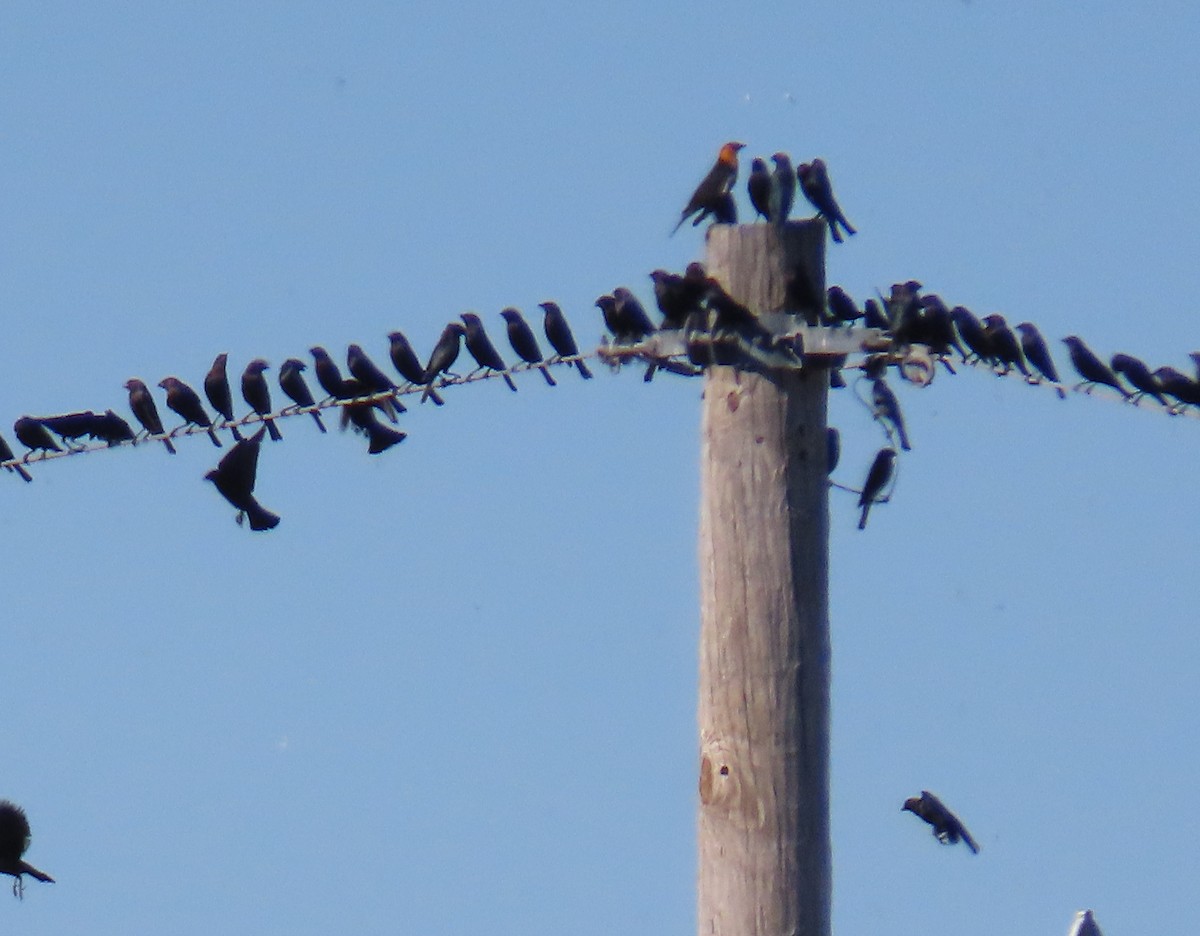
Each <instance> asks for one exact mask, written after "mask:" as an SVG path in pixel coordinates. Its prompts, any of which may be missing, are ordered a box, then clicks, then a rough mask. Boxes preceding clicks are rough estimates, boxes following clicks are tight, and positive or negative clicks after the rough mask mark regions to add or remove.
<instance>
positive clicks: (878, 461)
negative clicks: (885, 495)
mask: <svg viewBox="0 0 1200 936" xmlns="http://www.w3.org/2000/svg"><path fill="white" fill-rule="evenodd" d="M895 466H896V450H895V449H894V448H882V449H880V450H879V451H878V453H876V455H875V460H874V461H873V462H871V468H870V470H869V471H868V472H867V480H866V482H865V483H864V484H863V489H862V494H860V495H859V498H858V506H859V507H861V508H862V514H861V516H859V518H858V528H859V529H860V530H865V529H866V528H867V514H868V513H870V512H871V505H872V504H874V503H875V501H876V500H878V498H879V495H880V494H881V493H882V492H883V489H884V488H885V487H887V486H888V482H889V481H891V480H892V471H893V469H894V468H895Z"/></svg>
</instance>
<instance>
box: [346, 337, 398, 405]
mask: <svg viewBox="0 0 1200 936" xmlns="http://www.w3.org/2000/svg"><path fill="white" fill-rule="evenodd" d="M346 367H347V369H348V370H349V371H350V373H351V375H353V377H354V379H355V380H357V381H358V382H359V383H360V384H362V386H363V388H364V389H365V390H366V391H367V393H395V392H396V391H397V390H399V389H400V388H399V387H397V386H396V383H395V381H393V380H392V378H391V377H389V376H388V375H387V374H385V373H384V372H383V371H382V370H381V369H380V368H379V366H378V365H377V364H376V363H375V362H374V361H372V360H371V359H370V358H369V357H367V353H366V352H365V351H364V350H363V349H362V346H361V345H357V344H352V345H350V347H349V348H347V349H346ZM377 405H378V406H379V407H380V409H382V410H383V411H384V412H385V413H386V414H387V416H388V418H389V419H391V421H392V422H395V421H396V414H397V413H403V412H406V407H405V405H404V404H403V403H401V402H400V401H399V400H398V399H396V398H395V397H383V398H382V399H380V400H378V401H377Z"/></svg>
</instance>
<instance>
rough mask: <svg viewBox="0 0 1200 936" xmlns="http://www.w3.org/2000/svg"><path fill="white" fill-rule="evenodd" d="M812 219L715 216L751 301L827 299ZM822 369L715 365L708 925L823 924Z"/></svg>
mask: <svg viewBox="0 0 1200 936" xmlns="http://www.w3.org/2000/svg"><path fill="white" fill-rule="evenodd" d="M824 250H825V231H824V225H823V224H822V223H820V222H818V221H811V222H807V221H806V222H793V223H789V224H787V225H785V226H783V227H782V228H776V227H774V226H773V225H769V224H755V225H743V226H729V225H716V226H714V227H712V228H711V229H710V231H709V236H708V257H707V261H708V269H709V272H710V273H711V274H712V275H714V276H716V277H717V278H718V279H719V280H720V281H721V282H722V283H723V284H724V286H725V288H726V289H727V290H728V291H729V292H730V294H732V295H733V296H734V298H736V299H738V300H740V301H741V302H743V303H744V304H745V305H747V306H749V307H750V308H751V309H752V310H753V311H755V312H760V313H762V312H773V311H785V312H791V313H802V312H804V311H808V312H810V313H811V312H812V310H813V308H814V306H816V305H817V304H818V303H820V304H823V302H824V290H825V260H824ZM828 387H829V371H828V369H827V368H825V367H821V366H819V365H818V366H815V367H813V368H811V369H805V370H804V371H799V370H795V369H791V370H779V371H773V372H770V373H766V374H763V373H751V372H747V371H744V370H743V371H739V370H736V369H734V368H732V367H726V366H718V367H711V368H709V369H708V371H707V375H706V377H705V388H704V405H703V412H704V415H703V422H702V435H703V443H702V450H701V457H700V464H701V469H700V471H701V487H700V492H701V493H700V501H701V505H700V582H701V585H700V588H701V610H700V613H701V626H700V704H699V728H700V820H699V834H698V839H699V842H698V844H699V873H698V932H699V933H700V936H830V894H831V885H832V878H831V870H830V841H829V667H830V658H829V610H828V604H829V602H828V595H829V587H828V579H829V556H828V550H829V496H828V492H829V487H828V475H827V471H826V457H827V456H826V452H827V448H826V431H825V407H826V398H827V395H828Z"/></svg>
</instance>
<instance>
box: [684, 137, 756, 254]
mask: <svg viewBox="0 0 1200 936" xmlns="http://www.w3.org/2000/svg"><path fill="white" fill-rule="evenodd" d="M745 146H746V144H745V143H738V142H735V141H731V142H729V143H726V144H725V145H724V146H722V147H721V150H720V152H719V153H717V161H716V162H715V163H714V164H713V167H712V168H711V169H709V170H708V175H706V176H705V177H704V178H703V179H701V180H700V184H699V185H697V186H696V191H694V192H692V197H691V198H689V199H688V203H687V205H686V206H685V207H684V209H683V211H682V212H681V213H680V215H679V223H678V224H676V225H675V227H674V229H672V231H671V233H672V234H674V233H675V231H678V230H679V229H680V228H681V227H682V226H683V222H684V221H686V220H687V219H688V218H689V217H691V216H692V215H697V216H696V218H695V220H693V221H692V227H695V226H696V225H698V224H700V222H702V221H703V220H704V219H705V218H707V217H708V216H709V215H710V214H711V215H714V216H715V217H716V220H717V222H718V223H720V224H733V223H736V221H737V209H736V208H735V207H734V206H733V196H732V194H731V190H732V189H733V186H734V185H735V184H736V183H737V177H738V153H739V152H740V151H741V150H742V149H744V148H745ZM697 212H699V214H697ZM730 214H732V215H733V220H732V221H730V220H726V219H728V218H729V216H730Z"/></svg>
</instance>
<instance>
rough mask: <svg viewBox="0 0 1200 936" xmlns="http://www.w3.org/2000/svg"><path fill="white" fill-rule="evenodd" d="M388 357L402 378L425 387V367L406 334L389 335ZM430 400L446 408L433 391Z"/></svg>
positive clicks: (397, 332) (392, 333) (398, 332)
mask: <svg viewBox="0 0 1200 936" xmlns="http://www.w3.org/2000/svg"><path fill="white" fill-rule="evenodd" d="M388 356H389V357H391V359H392V366H393V367H394V368H396V372H397V373H398V374H399V375H400V376H401V377H403V378H404V379H405V380H407V381H408V382H409V383H410V384H413V385H414V386H417V387H423V386H425V366H424V365H423V364H422V363H421V359H420V358H418V357H417V352H416V351H414V350H413V346H412V344H411V343H410V342H409V340H408V337H407V336H406V335H405V334H404V332H401V331H394V332H390V333H389V334H388ZM429 399H431V400H433V402H434V403H435V404H436V405H438V406H444V405H445V403H446V401H445V400H443V399H442V398H441V396H440V395H439V394H438V392H437V391H436V390H433V389H430V390H429Z"/></svg>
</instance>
